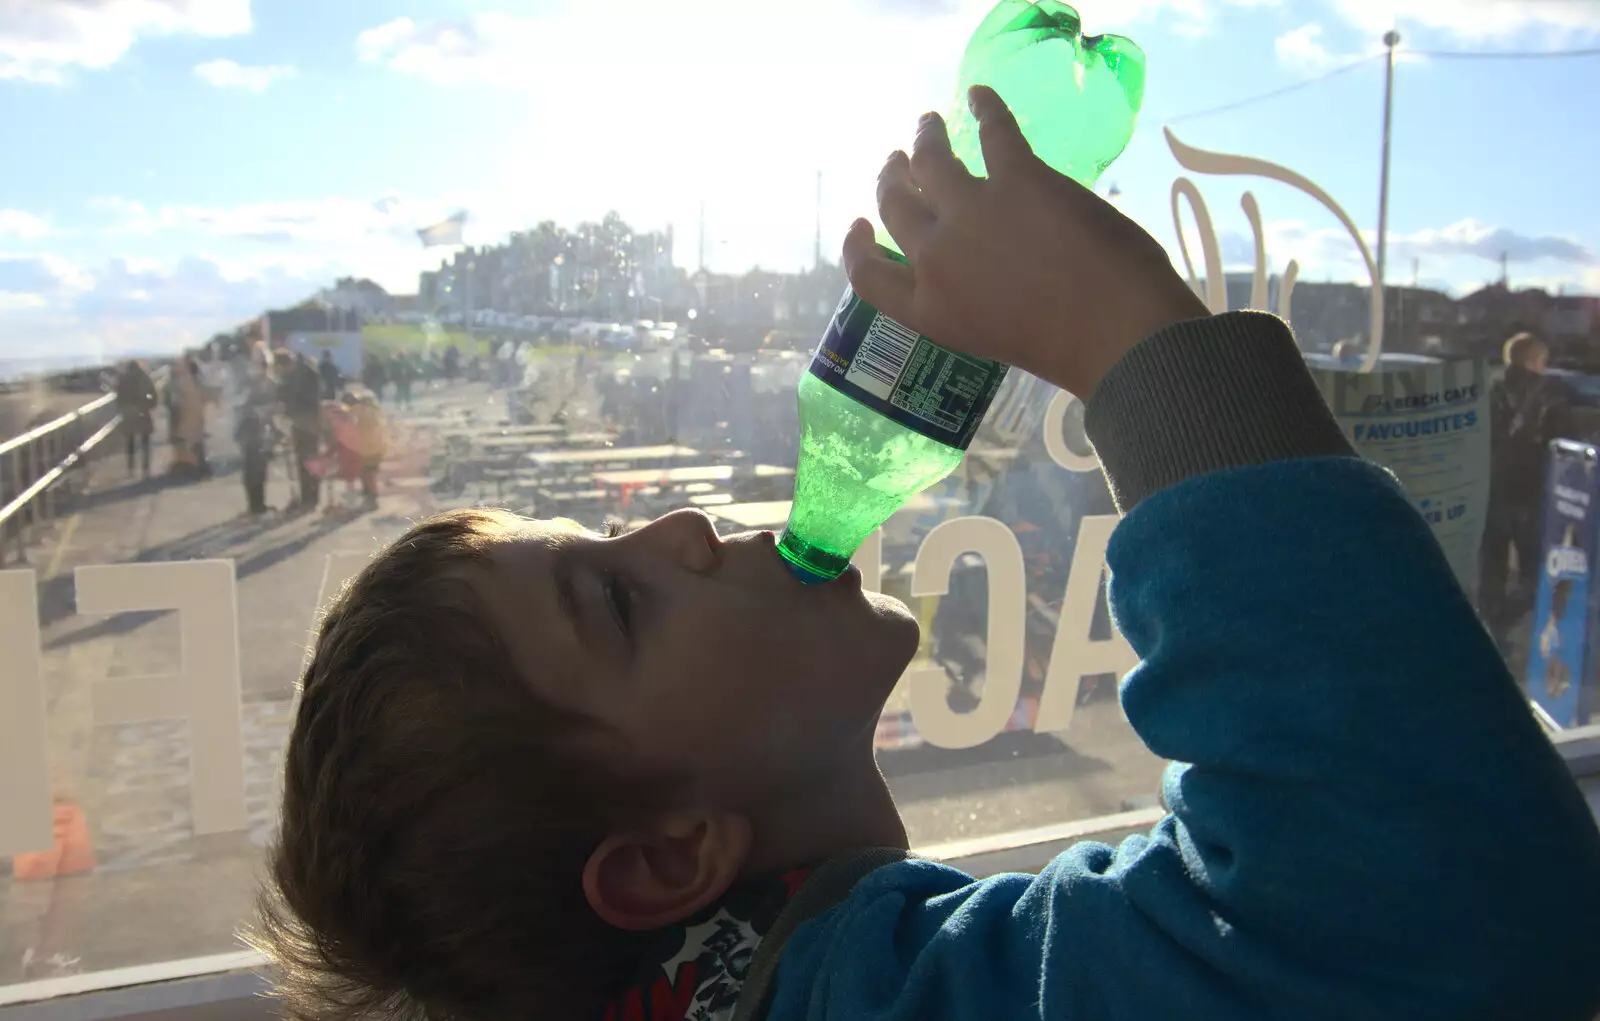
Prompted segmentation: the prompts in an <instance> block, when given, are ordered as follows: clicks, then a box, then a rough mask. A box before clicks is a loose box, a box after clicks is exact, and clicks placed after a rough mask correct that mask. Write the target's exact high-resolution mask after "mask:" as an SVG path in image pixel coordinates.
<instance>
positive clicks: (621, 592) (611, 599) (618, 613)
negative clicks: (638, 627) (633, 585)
mask: <svg viewBox="0 0 1600 1021" xmlns="http://www.w3.org/2000/svg"><path fill="white" fill-rule="evenodd" d="M604 591H605V595H606V606H607V607H609V608H610V610H611V616H612V618H613V619H615V620H616V622H617V627H618V628H620V629H621V631H622V633H623V634H624V635H630V634H631V631H632V627H633V592H632V590H631V589H629V588H628V586H627V585H626V584H625V583H624V582H623V581H622V579H620V578H618V577H617V576H616V575H614V574H607V575H606V580H605V586H604Z"/></svg>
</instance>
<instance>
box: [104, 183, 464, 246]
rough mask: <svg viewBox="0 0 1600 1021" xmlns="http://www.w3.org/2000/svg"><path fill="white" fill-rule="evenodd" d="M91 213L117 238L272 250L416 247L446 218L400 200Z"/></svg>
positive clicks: (110, 204) (124, 202)
mask: <svg viewBox="0 0 1600 1021" xmlns="http://www.w3.org/2000/svg"><path fill="white" fill-rule="evenodd" d="M89 208H90V210H91V211H92V212H95V213H98V214H100V215H101V216H102V217H104V219H105V221H106V224H105V229H106V230H107V231H108V232H111V233H121V234H142V235H150V234H156V233H161V232H169V231H170V232H176V233H188V234H194V235H198V236H201V237H205V238H217V239H232V240H243V241H254V242H259V243H263V244H270V245H292V244H295V243H300V242H320V243H329V242H332V243H346V244H349V243H361V242H363V241H367V240H371V239H385V240H388V241H391V242H399V241H404V242H405V243H407V244H409V245H415V244H416V243H417V241H416V235H415V234H414V233H413V232H414V231H415V229H416V228H417V227H418V226H419V225H421V224H422V223H424V222H430V221H429V220H428V218H429V217H430V216H431V217H433V219H438V218H439V216H441V215H443V214H442V212H441V211H440V209H439V208H438V207H434V206H427V207H424V206H419V205H418V204H416V203H413V202H410V201H408V200H406V199H404V198H402V197H401V196H398V195H380V196H377V197H376V198H370V199H367V198H347V197H341V196H330V197H327V198H319V199H307V200H290V201H280V202H254V203H245V204H242V205H236V206H200V205H163V206H158V207H155V208H151V207H149V206H146V205H145V204H144V203H142V202H137V201H134V200H131V199H125V198H119V197H116V196H109V197H103V198H96V199H92V200H91V201H90V203H89Z"/></svg>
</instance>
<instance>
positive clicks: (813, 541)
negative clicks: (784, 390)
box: [778, 372, 964, 581]
mask: <svg viewBox="0 0 1600 1021" xmlns="http://www.w3.org/2000/svg"><path fill="white" fill-rule="evenodd" d="M963 456H964V452H963V451H960V450H957V449H956V448H955V447H952V446H949V445H948V444H944V443H940V442H939V441H938V440H932V439H929V438H928V437H926V436H923V435H922V434H920V433H916V432H913V431H911V430H910V429H907V428H906V427H905V426H903V425H901V424H900V423H898V422H895V421H893V420H892V419H888V418H885V417H884V416H882V415H880V414H878V413H877V412H876V411H873V410H872V409H871V408H868V407H866V406H864V405H862V404H858V403H857V402H856V401H854V400H852V399H851V398H849V397H846V396H845V395H844V394H842V393H840V392H839V391H837V390H835V389H834V388H833V387H831V386H829V385H828V384H826V383H824V382H822V380H820V379H818V378H817V377H816V376H813V375H812V374H811V373H809V372H807V373H806V374H804V375H803V376H801V377H800V460H799V464H798V465H797V466H796V469H795V480H794V506H793V508H792V509H791V511H790V513H789V526H788V528H786V529H785V530H784V533H783V538H782V539H781V540H779V542H778V552H779V553H781V554H782V555H783V558H784V559H785V560H787V561H789V563H791V564H793V565H794V566H795V567H797V568H799V569H800V570H799V571H797V572H796V573H797V574H800V575H801V577H802V578H804V579H805V580H807V581H813V580H815V581H824V580H827V579H829V578H837V577H838V576H839V575H840V574H841V573H842V572H843V571H844V569H845V568H846V567H847V566H849V564H850V556H851V554H853V553H855V551H856V550H857V549H859V548H860V546H861V544H862V543H863V542H865V541H866V539H867V536H869V535H871V534H872V532H873V530H874V529H876V528H877V527H878V526H879V525H881V524H883V523H884V522H885V521H887V520H889V517H890V515H892V514H894V512H895V511H896V510H898V509H899V508H900V506H901V505H902V504H904V503H905V502H906V501H907V500H909V499H911V497H913V496H915V495H916V494H917V493H920V492H921V491H922V490H924V489H927V488H928V487H929V486H931V485H933V484H934V483H935V482H938V481H939V480H940V479H942V478H944V477H945V476H946V475H949V474H950V473H951V472H952V471H955V468H956V465H958V464H960V463H961V458H962V457H963ZM808 572H809V574H811V575H816V576H817V577H815V578H811V577H807V573H808Z"/></svg>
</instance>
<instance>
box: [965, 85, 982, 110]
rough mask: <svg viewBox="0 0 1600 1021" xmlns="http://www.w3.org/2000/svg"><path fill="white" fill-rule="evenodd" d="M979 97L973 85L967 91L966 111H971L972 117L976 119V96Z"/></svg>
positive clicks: (976, 87)
mask: <svg viewBox="0 0 1600 1021" xmlns="http://www.w3.org/2000/svg"><path fill="white" fill-rule="evenodd" d="M979 95H980V93H979V92H978V86H976V85H974V86H973V87H972V88H970V89H968V90H967V109H968V110H971V111H972V115H973V116H974V117H976V116H977V115H978V96H979Z"/></svg>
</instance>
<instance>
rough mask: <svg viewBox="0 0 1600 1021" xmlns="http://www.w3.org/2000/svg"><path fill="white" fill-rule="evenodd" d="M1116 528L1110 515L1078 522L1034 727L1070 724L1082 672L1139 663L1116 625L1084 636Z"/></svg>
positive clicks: (1112, 669)
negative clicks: (1098, 636) (1107, 633)
mask: <svg viewBox="0 0 1600 1021" xmlns="http://www.w3.org/2000/svg"><path fill="white" fill-rule="evenodd" d="M1116 527H1117V517H1116V515H1114V514H1094V515H1091V516H1089V517H1086V518H1084V519H1083V522H1082V523H1081V524H1080V525H1079V526H1078V544H1077V545H1076V546H1075V547H1073V550H1072V568H1071V570H1070V571H1069V572H1068V574H1067V592H1066V595H1064V596H1063V597H1062V599H1061V616H1060V617H1059V618H1058V619H1057V620H1056V637H1055V642H1054V644H1053V645H1052V646H1051V649H1050V668H1049V670H1048V672H1047V673H1046V674H1045V678H1044V694H1043V695H1041V696H1040V698H1039V716H1038V718H1037V719H1036V720H1035V721H1034V724H1033V729H1034V730H1037V731H1041V732H1043V731H1056V730H1066V729H1067V728H1068V727H1069V726H1071V725H1072V716H1073V713H1074V712H1076V711H1077V708H1078V685H1079V682H1081V681H1082V680H1083V678H1084V677H1085V676H1088V675H1090V674H1113V673H1114V674H1116V675H1117V676H1119V677H1120V676H1122V675H1123V674H1125V673H1127V672H1128V671H1129V670H1132V669H1133V668H1134V667H1135V666H1136V665H1137V664H1138V662H1139V657H1138V656H1136V655H1134V652H1133V647H1132V646H1130V645H1129V644H1128V640H1127V639H1126V638H1124V637H1122V634H1121V632H1119V631H1118V630H1117V629H1116V628H1112V629H1111V637H1110V638H1106V639H1102V640H1100V641H1094V640H1092V639H1091V638H1090V637H1089V631H1090V627H1091V626H1092V624H1093V623H1094V608H1095V604H1096V602H1098V601H1099V598H1100V578H1101V575H1102V574H1103V573H1104V571H1105V562H1106V544H1107V543H1109V542H1110V541H1111V532H1112V530H1113V529H1114V528H1116Z"/></svg>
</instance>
